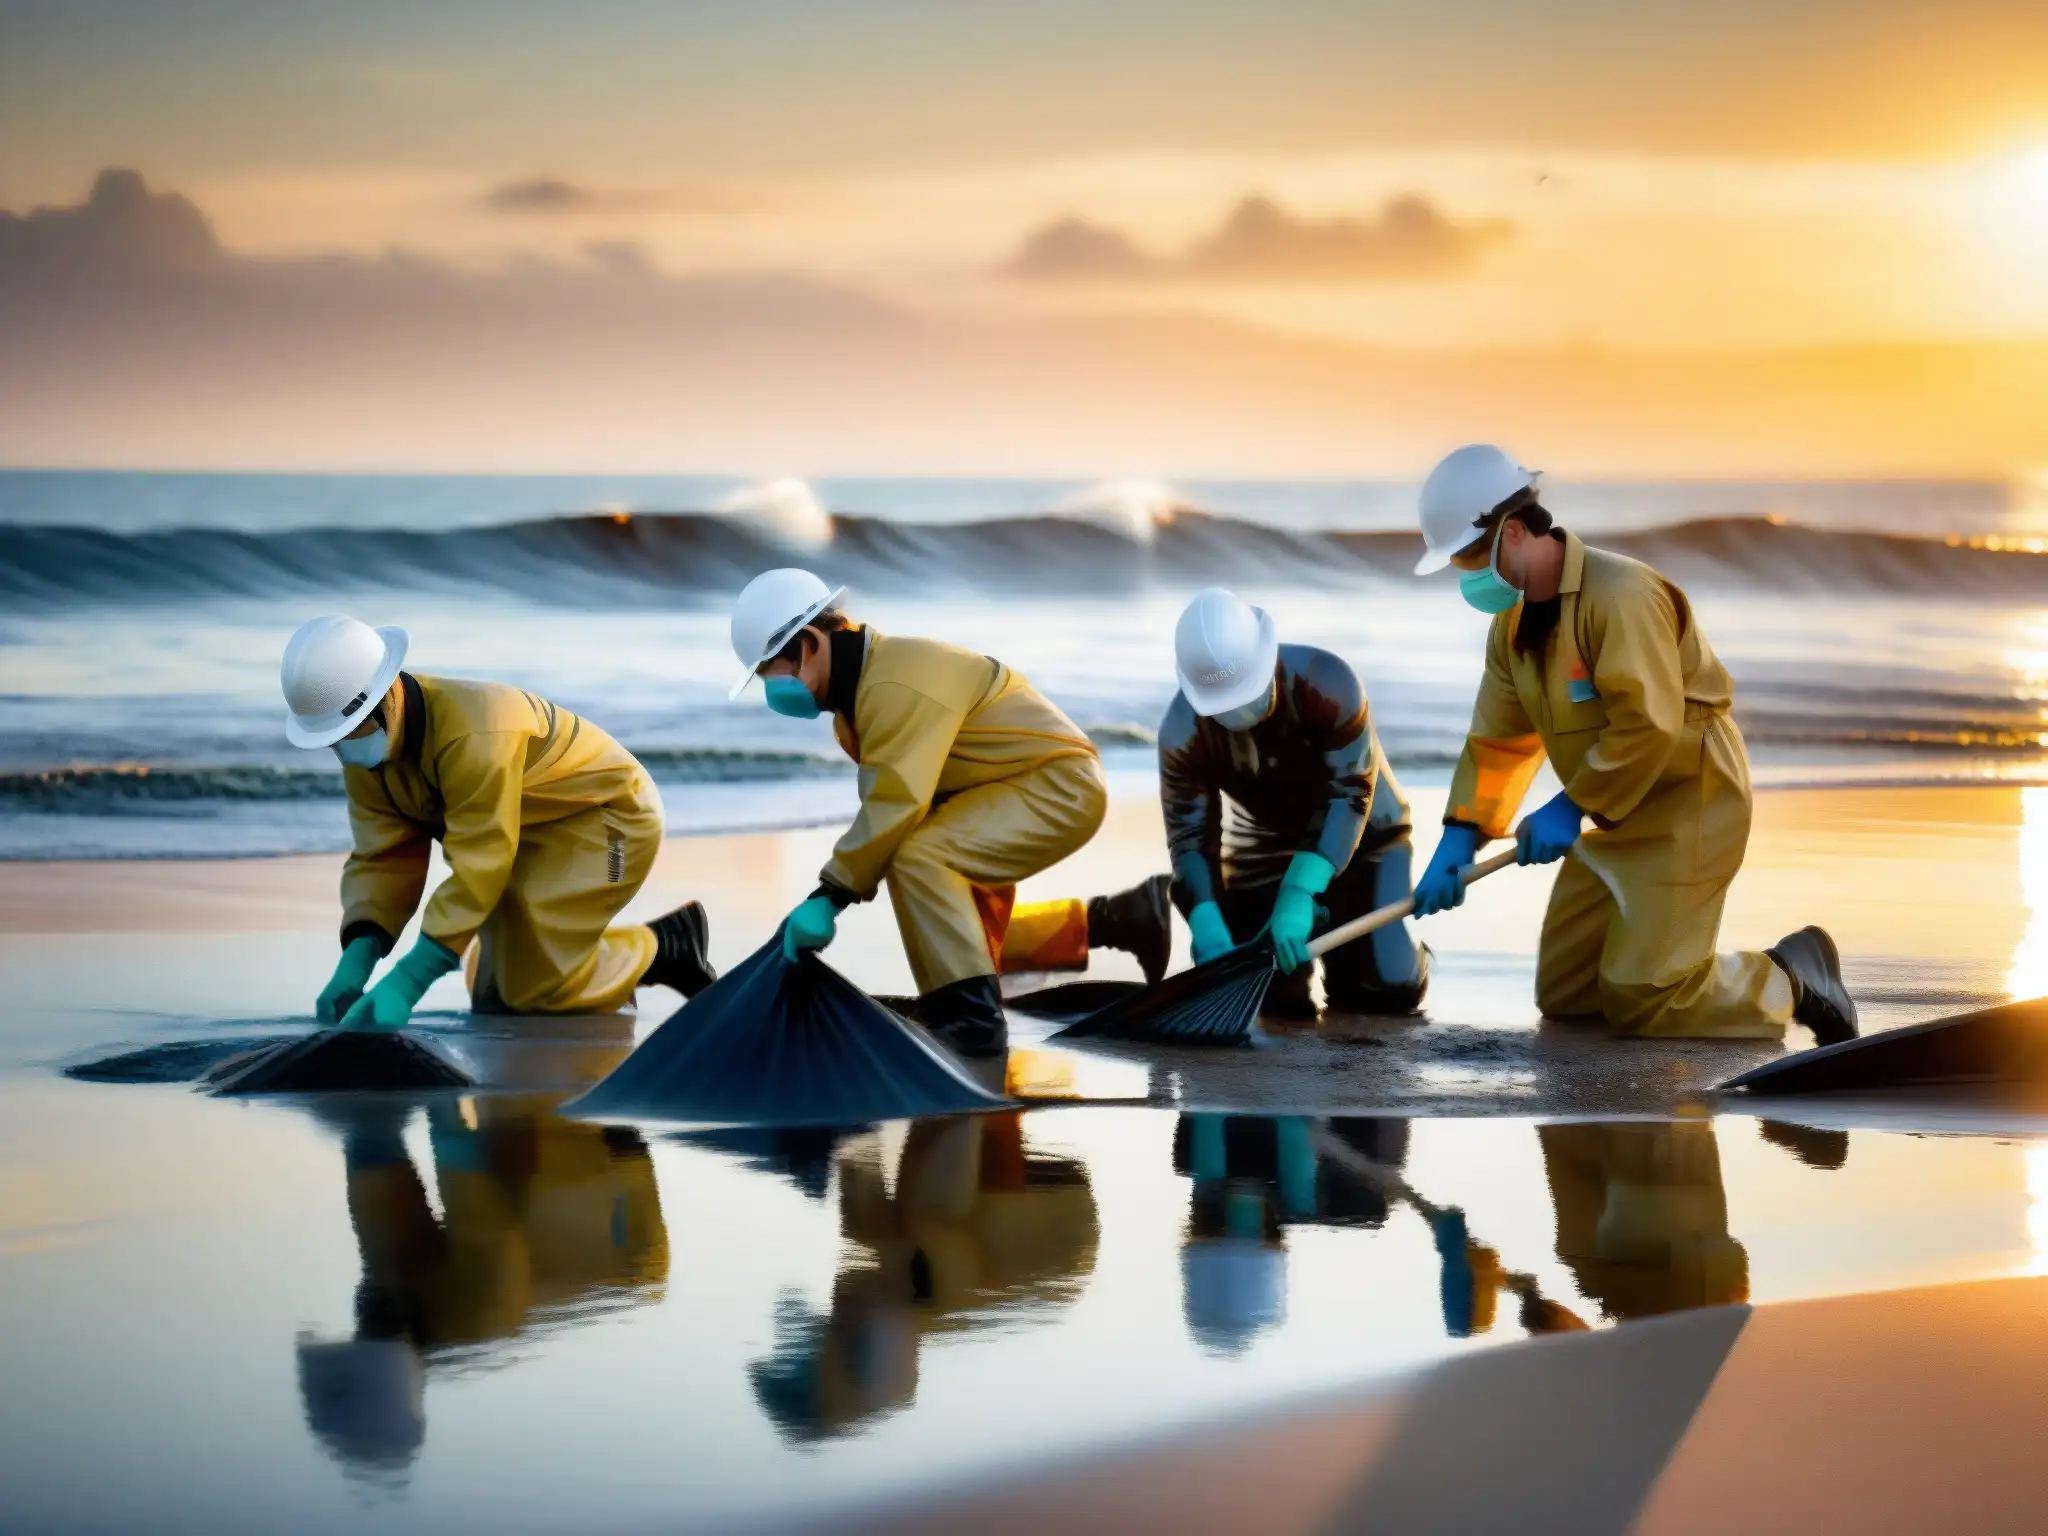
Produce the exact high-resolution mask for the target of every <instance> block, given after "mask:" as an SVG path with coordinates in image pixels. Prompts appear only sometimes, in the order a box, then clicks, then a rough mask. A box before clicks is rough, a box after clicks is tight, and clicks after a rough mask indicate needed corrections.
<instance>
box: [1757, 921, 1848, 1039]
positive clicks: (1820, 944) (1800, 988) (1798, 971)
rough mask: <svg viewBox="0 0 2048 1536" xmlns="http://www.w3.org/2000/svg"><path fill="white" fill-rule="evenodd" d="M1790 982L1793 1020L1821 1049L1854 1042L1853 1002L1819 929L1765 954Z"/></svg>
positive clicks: (1780, 942)
mask: <svg viewBox="0 0 2048 1536" xmlns="http://www.w3.org/2000/svg"><path fill="white" fill-rule="evenodd" d="M1764 953H1765V954H1767V955H1769V956H1770V957H1771V958H1772V959H1773V960H1775V961H1777V963H1778V969H1779V970H1781V971H1783V972H1784V973H1785V974H1786V975H1787V976H1789V977H1791V978H1792V1017H1793V1018H1795V1019H1797V1020H1798V1021H1799V1022H1800V1023H1801V1024H1804V1025H1805V1026H1806V1027H1807V1028H1808V1029H1810V1030H1812V1031H1813V1038H1814V1039H1816V1040H1818V1041H1819V1042H1820V1043H1821V1044H1822V1045H1840V1044H1841V1043H1842V1042H1843V1041H1844V1040H1854V1039H1855V1038H1856V999H1854V998H1853V997H1851V996H1850V995H1849V989H1848V988H1847V987H1846V986H1844V985H1843V984H1842V957H1841V955H1840V953H1839V952H1838V951H1837V950H1836V949H1835V941H1834V940H1833V939H1831V938H1829V937H1828V936H1827V931H1826V930H1825V929H1821V928H1802V929H1800V930H1799V931H1798V932H1797V933H1788V934H1786V935H1785V937H1784V938H1782V939H1780V940H1778V942H1777V943H1776V944H1774V945H1773V946H1772V947H1771V948H1769V949H1767V950H1765V951H1764Z"/></svg>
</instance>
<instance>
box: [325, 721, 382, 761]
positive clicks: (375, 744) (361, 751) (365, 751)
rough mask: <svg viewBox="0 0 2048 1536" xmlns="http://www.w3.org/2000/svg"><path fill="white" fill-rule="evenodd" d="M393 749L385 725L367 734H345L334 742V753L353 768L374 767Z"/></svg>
mask: <svg viewBox="0 0 2048 1536" xmlns="http://www.w3.org/2000/svg"><path fill="white" fill-rule="evenodd" d="M390 750H391V738H390V736H389V735H387V734H386V733H385V730H384V727H383V726H381V725H380V726H378V727H377V729H375V730H374V731H372V732H370V734H369V735H367V736H344V737H342V739H341V740H340V741H337V742H336V743H335V744H334V755H335V756H336V757H338V758H340V759H341V760H342V761H343V762H344V763H346V764H348V766H349V767H351V768H374V767H376V766H377V765H378V764H379V763H381V762H383V761H384V754H385V753H387V752H389V751H390Z"/></svg>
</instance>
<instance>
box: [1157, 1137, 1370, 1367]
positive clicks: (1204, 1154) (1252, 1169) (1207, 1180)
mask: <svg viewBox="0 0 2048 1536" xmlns="http://www.w3.org/2000/svg"><path fill="white" fill-rule="evenodd" d="M1333 1148H1348V1149H1349V1150H1350V1151H1351V1152H1352V1153H1353V1155H1354V1156H1353V1160H1355V1161H1356V1162H1358V1163H1362V1164H1364V1165H1366V1166H1367V1167H1369V1168H1372V1169H1382V1168H1384V1169H1396V1168H1399V1167H1400V1165H1401V1163H1402V1161H1403V1160H1404V1159H1405V1158H1406V1156H1407V1152H1408V1122H1407V1121H1405V1120H1382V1119H1345V1120H1313V1119H1310V1118H1308V1117H1307V1116H1303V1115H1277V1116H1274V1115H1214V1114H1192V1115H1182V1116H1181V1117H1180V1121H1179V1123H1178V1124H1177V1125H1176V1126H1175V1127H1174V1135H1173V1168H1174V1172H1176V1173H1179V1174H1183V1175H1185V1176H1186V1177H1187V1178H1188V1180H1189V1189H1188V1223H1187V1234H1186V1240H1185V1241H1184V1243H1183V1244H1182V1247H1181V1308H1182V1314H1183V1316H1184V1317H1185V1318H1186V1320H1187V1326H1188V1332H1189V1334H1190V1335H1192V1336H1193V1338H1194V1340H1195V1342H1196V1343H1197V1344H1199V1345H1201V1347H1202V1348H1203V1349H1205V1350H1207V1351H1209V1352H1210V1353H1212V1354H1222V1355H1230V1354H1238V1353H1240V1352H1242V1351H1243V1350H1245V1349H1246V1348H1248V1347H1249V1346H1250V1344H1251V1343H1252V1341H1253V1340H1254V1339H1256V1338H1257V1337H1258V1336H1259V1335H1260V1334H1261V1333H1263V1332H1265V1331H1266V1330H1267V1329H1268V1328H1271V1327H1274V1326H1276V1325H1277V1324H1279V1323H1281V1322H1283V1321H1285V1320H1286V1316H1287V1245H1286V1238H1285V1229H1286V1228H1287V1227H1289V1226H1291V1225H1294V1224H1296V1223H1301V1222H1313V1223H1317V1224H1320V1225H1325V1226H1328V1225H1339V1226H1363V1227H1379V1226H1382V1225H1384V1224H1385V1222H1386V1219H1387V1213H1388V1206H1387V1199H1386V1195H1385V1193H1384V1191H1383V1190H1382V1188H1381V1186H1380V1183H1379V1182H1378V1181H1377V1180H1376V1179H1374V1178H1371V1177H1361V1176H1360V1175H1359V1173H1358V1172H1357V1170H1356V1168H1354V1167H1351V1166H1347V1164H1346V1162H1345V1161H1340V1160H1337V1159H1335V1158H1333V1156H1332V1149H1333Z"/></svg>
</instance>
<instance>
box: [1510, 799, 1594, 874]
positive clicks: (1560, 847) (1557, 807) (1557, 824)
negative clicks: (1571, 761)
mask: <svg viewBox="0 0 2048 1536" xmlns="http://www.w3.org/2000/svg"><path fill="white" fill-rule="evenodd" d="M1585 819H1586V813H1585V812H1584V811H1582V810H1580V809H1579V808H1578V807H1577V806H1576V805H1573V804H1572V797H1571V796H1570V795H1566V794H1559V795H1555V796H1552V797H1551V799H1550V800H1549V801H1547V802H1546V803H1545V804H1544V805H1543V807H1542V808H1541V809H1540V810H1535V811H1531V812H1530V813H1529V814H1528V815H1527V816H1524V817H1523V818H1522V824H1521V825H1520V826H1519V827H1517V828H1516V829H1515V862H1516V863H1517V864H1555V863H1556V862H1557V861H1558V860H1559V859H1561V858H1563V857H1564V856H1565V855H1566V854H1568V853H1570V852H1571V851H1572V844H1573V843H1576V842H1577V841H1578V840H1579V825H1580V823H1581V822H1583V821H1584V820H1585Z"/></svg>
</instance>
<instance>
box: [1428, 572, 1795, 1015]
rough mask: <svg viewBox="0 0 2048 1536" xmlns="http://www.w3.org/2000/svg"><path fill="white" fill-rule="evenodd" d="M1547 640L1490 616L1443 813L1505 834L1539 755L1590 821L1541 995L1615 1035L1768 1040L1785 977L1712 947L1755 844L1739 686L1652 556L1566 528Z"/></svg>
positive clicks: (1573, 857)
mask: <svg viewBox="0 0 2048 1536" xmlns="http://www.w3.org/2000/svg"><path fill="white" fill-rule="evenodd" d="M1564 543H1565V556H1564V571H1563V577H1562V580H1561V582H1560V585H1559V597H1560V599H1561V607H1560V612H1559V617H1558V623H1557V628H1556V629H1555V630H1554V631H1553V632H1552V634H1551V635H1550V637H1549V639H1548V640H1547V641H1546V642H1545V643H1544V646H1543V648H1542V649H1541V650H1540V651H1538V652H1535V653H1528V654H1525V653H1523V652H1521V651H1519V650H1517V649H1516V647H1515V631H1516V629H1517V627H1518V626H1519V625H1520V623H1521V619H1522V605H1521V604H1519V603H1518V604H1517V605H1516V606H1515V607H1513V608H1512V609H1510V610H1509V611H1508V612H1506V613H1504V614H1501V615H1499V616H1498V617H1496V618H1495V619H1494V621H1493V628H1492V631H1491V633H1490V634H1489V635H1488V636H1487V643H1486V674H1485V677H1484V679H1483V681H1482V682H1481V683H1480V687H1479V699H1478V702H1477V704H1475V705H1474V707H1473V711H1472V727H1471V733H1470V735H1469V736H1468V737H1467V738H1466V742H1465V750H1464V753H1463V755H1462V756H1461V757H1460V759H1459V761H1458V767H1457V771H1456V773H1455V774H1454V775H1453V776H1452V779H1451V794H1450V808H1449V811H1448V813H1447V819H1449V820H1453V821H1461V822H1465V823H1467V824H1469V825H1471V826H1474V827H1477V828H1478V829H1479V831H1480V833H1481V835H1482V836H1484V837H1488V838H1494V837H1505V836H1506V835H1507V834H1508V831H1509V829H1510V827H1511V826H1512V824H1513V821H1514V817H1515V813H1516V811H1517V809H1518V808H1519V807H1520V805H1521V802H1522V797H1523V796H1524V795H1525V794H1526V793H1527V791H1528V788H1529V781H1530V780H1531V779H1533V778H1534V777H1535V775H1536V770H1537V769H1538V768H1539V767H1540V766H1541V765H1542V763H1543V760H1544V758H1545V757H1548V758H1549V760H1550V764H1551V767H1552V768H1553V769H1555V770H1556V772H1557V776H1558V779H1559V780H1560V781H1561V782H1562V783H1563V785H1564V788H1565V791H1566V793H1567V794H1569V795H1570V796H1571V798H1572V800H1573V802H1574V803H1575V804H1577V805H1578V806H1579V808H1580V809H1582V810H1584V811H1585V812H1586V813H1587V814H1588V815H1589V816H1591V817H1592V818H1593V823H1594V830H1592V831H1589V832H1587V833H1586V834H1584V835H1583V836H1582V837H1581V838H1580V839H1579V841H1578V843H1577V845H1576V846H1575V847H1574V848H1573V849H1572V851H1571V853H1570V854H1569V855H1567V856H1566V858H1565V861H1564V867H1563V868H1562V870H1561V871H1560V872H1559V874H1558V878H1557V884H1556V886H1555V887H1554V888H1553V890H1552V892H1551V899H1550V909H1549V912H1548V913H1547V914H1546V916H1545V918H1544V925H1543V941H1542V949H1541V953H1540V955H1539V958H1538V961H1537V986H1536V994H1537V1003H1538V1005H1539V1006H1540V1007H1541V1008H1542V1009H1543V1011H1544V1013H1546V1014H1548V1015H1550V1016H1551V1017H1554V1018H1578V1017H1604V1018H1605V1019H1606V1021H1607V1023H1608V1025H1609V1026H1610V1027H1611V1028H1612V1029H1613V1030H1615V1031H1616V1032H1617V1033H1619V1034H1630V1035H1677V1036H1721V1037H1761V1038H1776V1037H1777V1036H1778V1035H1780V1034H1782V1033H1783V1032H1784V1029H1785V1025H1786V1024H1787V1023H1788V1022H1790V1020H1791V1016H1792V989H1791V984H1790V982H1789V981H1788V980H1786V978H1785V977H1784V975H1783V974H1782V973H1781V972H1780V971H1779V970H1778V968H1777V966H1776V965H1775V964H1774V963H1773V962H1772V961H1771V959H1770V958H1769V957H1768V956H1766V955H1763V954H1736V955H1725V956H1723V955H1716V954H1715V952H1714V945H1715V940H1716V938H1717V937H1718V935H1719V933H1720V927H1721V909H1722V906H1723V904H1724V903H1725V901H1726V899H1727V894H1728V887H1729V885H1730V883H1732V882H1733V880H1734V878H1735V874H1736V871H1737V870H1739V869H1740V868H1741V867H1742V858H1743V853H1744V851H1745V849H1746V848H1747V846H1748V842H1749V823H1750V810H1751V805H1750V783H1749V755H1748V752H1747V750H1746V749H1745V748H1744V746H1743V742H1742V735H1741V732H1740V731H1738V730H1737V729H1736V727H1735V722H1734V721H1733V720H1732V719H1730V718H1729V714H1728V710H1729V706H1730V704H1731V702H1732V700H1733V697H1734V687H1733V684H1732V683H1731V682H1730V680H1729V677H1728V673H1727V671H1726V669H1725V668H1723V667H1722V665H1721V663H1720V661H1719V660H1718V659H1717V658H1716V657H1715V655H1714V652H1713V649H1712V648H1711V647H1710V646H1709V645H1708V644H1707V639H1706V636H1705V635H1703V634H1701V633H1700V628H1699V625H1698V623H1697V622H1696V621H1695V620H1694V618H1693V614H1692V606H1691V604H1690V603H1688V602H1687V600H1686V596H1685V594H1684V593H1683V592H1681V591H1680V590H1679V589H1678V588H1677V587H1676V586H1675V585H1673V584H1672V583H1671V582H1669V581H1667V580H1665V579H1664V578H1663V577H1662V576H1660V575H1658V574H1657V573H1656V572H1655V571H1653V570H1651V569H1650V568H1649V567H1648V566H1646V565H1643V564H1641V563H1640V562H1638V561H1635V560H1630V559H1627V558H1625V557H1624V556H1621V555H1615V554H1610V553H1608V552H1607V551H1605V550H1599V549H1588V548H1587V547H1586V546H1585V545H1584V544H1583V543H1581V542H1580V541H1579V539H1578V538H1577V536H1575V535H1573V534H1569V533H1568V534H1566V535H1565V536H1564Z"/></svg>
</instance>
